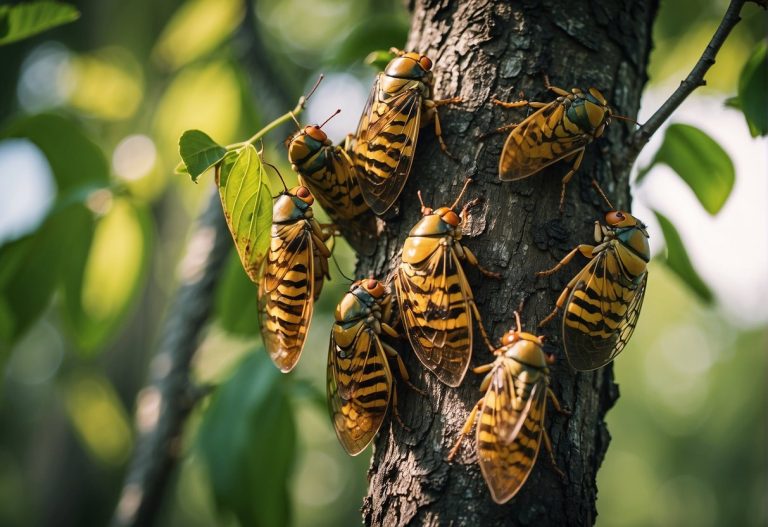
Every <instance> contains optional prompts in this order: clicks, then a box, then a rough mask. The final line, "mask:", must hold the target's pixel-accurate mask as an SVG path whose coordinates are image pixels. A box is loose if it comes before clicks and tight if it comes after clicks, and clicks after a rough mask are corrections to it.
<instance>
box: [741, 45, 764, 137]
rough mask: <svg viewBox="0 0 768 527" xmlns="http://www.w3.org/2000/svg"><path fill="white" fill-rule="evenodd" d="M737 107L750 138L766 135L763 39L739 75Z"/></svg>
mask: <svg viewBox="0 0 768 527" xmlns="http://www.w3.org/2000/svg"><path fill="white" fill-rule="evenodd" d="M738 93H739V96H738V100H739V106H740V108H741V110H742V111H743V112H744V117H745V118H746V119H747V124H748V125H749V132H750V133H751V134H752V137H757V136H759V135H761V136H762V135H766V134H768V42H766V41H765V39H763V40H762V41H761V42H760V43H759V44H758V45H757V46H755V50H754V51H753V52H752V55H751V56H750V57H749V59H748V60H747V62H746V64H744V68H743V69H742V70H741V74H740V75H739V92H738Z"/></svg>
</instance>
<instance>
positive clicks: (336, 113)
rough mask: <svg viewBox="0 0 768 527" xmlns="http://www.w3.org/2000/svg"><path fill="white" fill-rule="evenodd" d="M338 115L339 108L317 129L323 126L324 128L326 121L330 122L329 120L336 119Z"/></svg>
mask: <svg viewBox="0 0 768 527" xmlns="http://www.w3.org/2000/svg"><path fill="white" fill-rule="evenodd" d="M340 113H341V108H338V109H337V110H336V111H335V112H333V113H332V114H331V116H330V117H329V118H328V119H326V120H325V121H323V124H320V125H318V126H317V127H318V128H322V127H323V126H325V125H326V124H328V121H330V120H331V119H333V118H334V117H336V116H337V115H339V114H340Z"/></svg>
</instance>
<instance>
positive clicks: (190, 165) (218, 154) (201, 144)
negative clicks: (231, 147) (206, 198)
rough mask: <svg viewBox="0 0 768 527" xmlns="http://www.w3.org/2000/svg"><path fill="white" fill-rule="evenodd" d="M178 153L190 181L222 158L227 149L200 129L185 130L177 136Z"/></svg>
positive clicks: (195, 180)
mask: <svg viewBox="0 0 768 527" xmlns="http://www.w3.org/2000/svg"><path fill="white" fill-rule="evenodd" d="M179 154H180V155H181V159H182V161H183V162H184V165H186V167H187V173H189V176H190V177H191V178H192V181H194V182H195V183H197V178H199V177H200V176H201V175H202V174H203V173H204V172H205V171H206V170H208V169H209V168H211V167H212V166H214V165H215V164H217V163H218V162H219V161H221V160H222V159H224V156H225V155H226V154H227V149H226V148H224V147H223V146H221V145H219V144H217V143H216V141H214V140H213V139H211V138H210V137H208V135H207V134H206V133H205V132H201V131H200V130H187V131H186V132H184V133H183V134H182V135H181V137H180V138H179Z"/></svg>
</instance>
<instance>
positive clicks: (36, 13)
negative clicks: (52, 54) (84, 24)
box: [0, 2, 80, 45]
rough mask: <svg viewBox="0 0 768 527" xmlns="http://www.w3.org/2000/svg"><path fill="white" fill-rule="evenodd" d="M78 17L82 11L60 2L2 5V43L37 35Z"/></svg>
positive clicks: (0, 37) (0, 41) (0, 42)
mask: <svg viewBox="0 0 768 527" xmlns="http://www.w3.org/2000/svg"><path fill="white" fill-rule="evenodd" d="M78 18H80V12H79V11H78V10H77V9H76V8H75V7H74V6H71V5H69V4H62V3H59V2H27V3H22V4H18V5H12V6H11V5H4V6H0V45H2V44H9V43H11V42H16V41H18V40H22V39H24V38H28V37H31V36H33V35H37V34H38V33H42V32H43V31H45V30H47V29H51V28H54V27H56V26H60V25H62V24H68V23H69V22H74V21H75V20H77V19H78Z"/></svg>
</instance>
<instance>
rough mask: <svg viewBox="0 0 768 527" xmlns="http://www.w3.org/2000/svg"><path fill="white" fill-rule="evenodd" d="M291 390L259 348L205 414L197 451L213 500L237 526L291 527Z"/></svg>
mask: <svg viewBox="0 0 768 527" xmlns="http://www.w3.org/2000/svg"><path fill="white" fill-rule="evenodd" d="M289 387H290V380H289V379H288V378H287V377H286V376H284V375H282V374H281V373H280V372H279V371H278V370H277V368H275V367H274V365H273V364H272V362H271V361H270V360H269V357H268V356H267V354H266V353H265V352H264V350H263V349H258V350H256V352H254V353H250V354H248V355H247V356H246V357H245V359H243V361H242V362H241V363H240V364H239V365H238V367H237V369H236V371H235V374H234V375H233V376H232V377H231V378H230V379H229V380H228V381H227V382H226V383H224V384H223V385H222V386H220V387H219V388H218V389H217V391H216V393H215V395H214V396H213V400H212V401H211V404H210V406H209V407H208V410H207V411H206V412H205V414H204V415H203V418H202V423H201V424H200V429H199V432H198V436H197V447H198V449H199V450H200V452H201V454H202V458H203V459H204V461H205V463H206V465H207V467H208V475H209V480H210V483H211V488H212V491H213V496H214V499H215V501H216V504H217V506H218V508H219V511H220V512H230V513H234V514H235V515H236V516H237V518H238V520H239V521H240V525H248V526H253V527H261V526H263V527H272V526H276V525H290V494H289V492H288V479H289V478H290V476H291V473H292V471H293V460H294V458H295V456H296V428H295V424H294V420H293V408H292V406H291V403H290V400H289V398H288V395H287V391H288V388H289Z"/></svg>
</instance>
